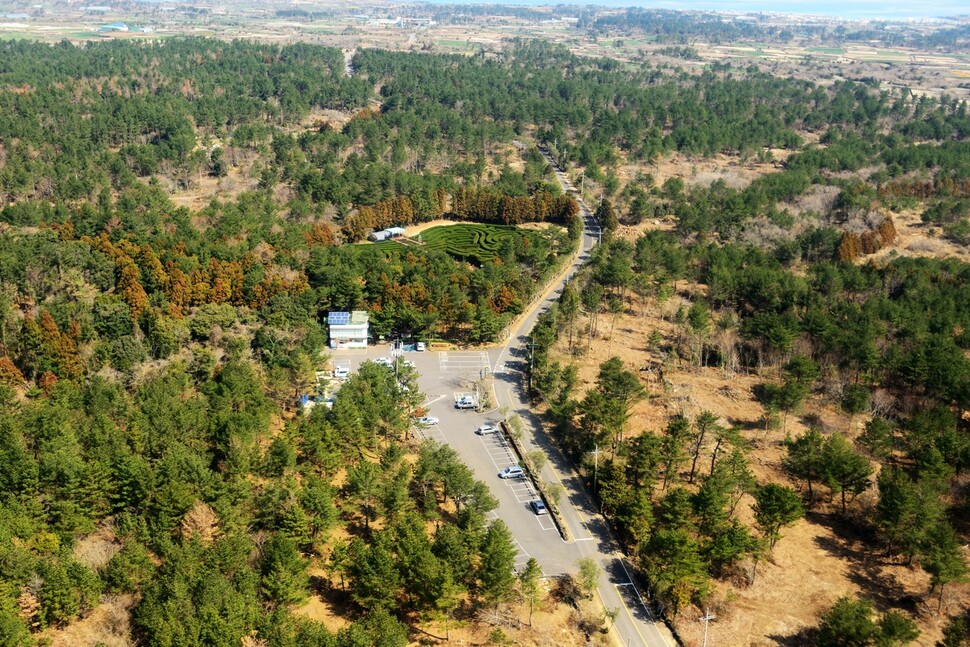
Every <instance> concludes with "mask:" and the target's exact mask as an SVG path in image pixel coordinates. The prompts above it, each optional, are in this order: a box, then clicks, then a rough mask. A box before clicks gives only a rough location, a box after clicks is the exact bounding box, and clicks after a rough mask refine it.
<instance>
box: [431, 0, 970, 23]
mask: <svg viewBox="0 0 970 647" xmlns="http://www.w3.org/2000/svg"><path fill="white" fill-rule="evenodd" d="M433 1H437V2H444V3H455V2H459V3H462V4H496V3H498V4H518V5H525V4H528V5H552V4H558V3H559V2H560V1H562V0H433ZM562 4H577V5H599V6H608V7H629V6H634V7H645V8H657V9H679V10H690V9H696V10H705V11H732V12H736V11H773V12H777V13H799V14H816V15H825V16H841V17H843V18H889V19H894V20H905V19H908V18H933V17H942V16H955V15H961V14H962V15H970V0H962V1H960V0H906V1H900V0H815V1H814V2H813V1H810V0H792V1H790V2H785V1H783V0H650V1H647V0H639V1H638V0H574V1H569V0H566V1H562Z"/></svg>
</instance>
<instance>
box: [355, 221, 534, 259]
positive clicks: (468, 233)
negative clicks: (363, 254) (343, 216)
mask: <svg viewBox="0 0 970 647" xmlns="http://www.w3.org/2000/svg"><path fill="white" fill-rule="evenodd" d="M542 235H543V234H542V232H539V231H535V230H531V229H519V228H518V227H514V226H511V225H484V224H477V223H468V224H459V225H442V226H440V227H432V228H431V229H427V230H425V231H423V232H421V234H420V238H421V241H422V242H423V243H424V244H423V245H404V244H401V243H399V242H397V241H393V240H386V241H382V242H379V243H371V244H369V245H361V246H360V248H361V250H375V251H379V252H382V253H383V254H385V255H386V256H390V255H392V254H400V253H403V252H406V251H413V252H418V251H421V250H427V251H430V250H437V251H442V252H445V253H446V254H448V255H449V256H452V257H454V258H456V259H458V260H461V261H467V262H469V263H474V264H475V265H481V264H482V263H485V262H487V261H490V260H492V259H493V258H495V257H496V256H498V253H499V250H500V249H501V248H502V244H503V243H504V242H505V241H506V240H509V239H518V240H521V239H523V238H528V239H536V238H539V237H541V236H542Z"/></svg>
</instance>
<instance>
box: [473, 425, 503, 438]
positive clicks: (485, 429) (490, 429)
mask: <svg viewBox="0 0 970 647" xmlns="http://www.w3.org/2000/svg"><path fill="white" fill-rule="evenodd" d="M498 432H499V428H498V427H496V426H495V425H482V426H481V427H479V428H478V429H476V430H475V433H476V434H478V435H479V436H486V435H488V434H497V433H498Z"/></svg>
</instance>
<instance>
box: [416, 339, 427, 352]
mask: <svg viewBox="0 0 970 647" xmlns="http://www.w3.org/2000/svg"><path fill="white" fill-rule="evenodd" d="M427 349H428V348H427V346H425V345H424V342H423V341H419V342H418V343H417V344H415V345H414V350H416V351H418V352H419V353H423V352H424V351H426V350H427Z"/></svg>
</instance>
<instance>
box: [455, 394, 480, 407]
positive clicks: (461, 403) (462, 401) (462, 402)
mask: <svg viewBox="0 0 970 647" xmlns="http://www.w3.org/2000/svg"><path fill="white" fill-rule="evenodd" d="M455 408H456V409H474V408H475V398H473V397H471V396H468V395H466V396H462V397H460V398H458V399H457V400H455Z"/></svg>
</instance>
